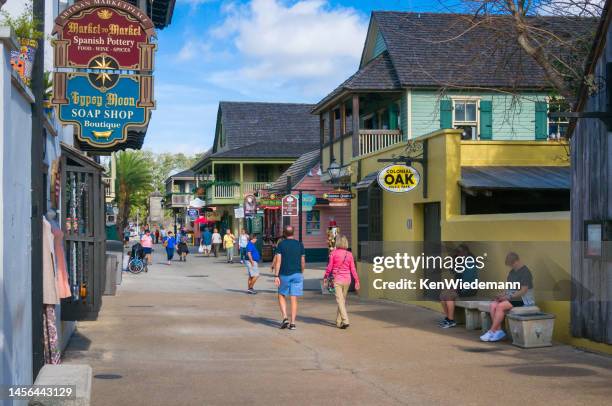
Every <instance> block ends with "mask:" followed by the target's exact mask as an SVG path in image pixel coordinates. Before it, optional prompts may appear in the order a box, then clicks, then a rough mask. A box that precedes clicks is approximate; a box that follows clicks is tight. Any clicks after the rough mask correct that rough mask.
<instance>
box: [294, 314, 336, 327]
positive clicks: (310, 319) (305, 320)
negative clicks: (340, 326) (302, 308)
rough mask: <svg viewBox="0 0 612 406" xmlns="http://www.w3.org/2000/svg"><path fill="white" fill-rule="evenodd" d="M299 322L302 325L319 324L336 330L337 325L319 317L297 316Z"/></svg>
mask: <svg viewBox="0 0 612 406" xmlns="http://www.w3.org/2000/svg"><path fill="white" fill-rule="evenodd" d="M297 321H299V322H302V323H306V324H318V325H320V326H326V327H334V328H336V324H335V323H332V322H331V321H329V320H326V319H320V318H318V317H310V316H299V315H298V316H297Z"/></svg>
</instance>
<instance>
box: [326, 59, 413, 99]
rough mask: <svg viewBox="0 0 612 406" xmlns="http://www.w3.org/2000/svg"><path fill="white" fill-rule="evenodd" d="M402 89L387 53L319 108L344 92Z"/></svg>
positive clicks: (329, 97)
mask: <svg viewBox="0 0 612 406" xmlns="http://www.w3.org/2000/svg"><path fill="white" fill-rule="evenodd" d="M401 88H402V85H401V83H400V81H399V78H398V77H397V74H396V73H395V69H394V67H393V63H392V62H391V57H390V56H389V53H388V52H387V51H385V52H383V53H381V54H380V55H378V56H377V57H376V58H374V59H373V60H372V61H371V62H370V63H368V64H367V65H365V66H364V67H363V68H362V69H360V70H358V71H357V72H356V73H355V74H353V76H351V77H350V78H348V79H347V80H345V81H344V83H342V84H341V85H340V86H338V87H337V88H336V89H334V91H333V92H331V93H330V94H329V95H327V96H326V97H325V98H324V99H323V100H321V101H320V102H319V104H318V105H317V106H320V105H322V104H325V103H326V102H327V101H329V100H332V99H334V98H335V97H336V96H337V95H339V94H340V93H342V92H344V91H357V90H359V91H376V90H400V89H401Z"/></svg>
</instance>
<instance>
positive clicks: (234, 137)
mask: <svg viewBox="0 0 612 406" xmlns="http://www.w3.org/2000/svg"><path fill="white" fill-rule="evenodd" d="M313 107H314V106H313V105H311V104H297V103H253V102H221V103H219V112H218V123H217V130H216V131H215V144H214V146H213V153H212V155H211V156H213V157H215V156H216V155H217V154H218V153H222V152H224V151H228V150H232V149H237V148H243V147H246V146H248V145H252V144H255V143H268V144H270V145H272V144H274V143H278V142H282V143H286V144H292V143H297V144H300V143H301V144H313V145H318V144H319V119H318V117H315V116H313V115H311V114H310V111H311V110H312V108H313ZM219 124H220V125H221V129H222V131H223V132H224V136H225V140H226V145H225V146H224V147H223V148H221V149H219V148H218V145H219V142H218V141H219V140H218V137H219V130H220V128H219ZM299 155H300V154H299V153H298V154H296V155H295V156H299ZM268 156H270V155H268ZM283 156H284V155H283Z"/></svg>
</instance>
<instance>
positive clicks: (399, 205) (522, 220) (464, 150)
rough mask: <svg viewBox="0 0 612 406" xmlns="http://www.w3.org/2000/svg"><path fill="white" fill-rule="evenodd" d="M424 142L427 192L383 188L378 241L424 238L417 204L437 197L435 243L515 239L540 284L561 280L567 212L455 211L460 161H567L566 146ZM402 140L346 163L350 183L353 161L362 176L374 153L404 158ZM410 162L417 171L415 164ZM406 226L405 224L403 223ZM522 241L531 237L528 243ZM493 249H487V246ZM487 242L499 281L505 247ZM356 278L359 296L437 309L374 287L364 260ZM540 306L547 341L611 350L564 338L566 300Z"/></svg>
mask: <svg viewBox="0 0 612 406" xmlns="http://www.w3.org/2000/svg"><path fill="white" fill-rule="evenodd" d="M423 139H428V143H429V145H428V149H429V151H428V152H429V167H428V170H429V172H428V176H427V180H426V181H427V182H428V197H427V198H423V190H422V188H423V184H424V183H423V182H424V181H425V180H424V179H421V183H420V184H419V185H418V186H417V188H416V189H414V190H412V191H411V192H409V193H401V194H394V193H389V192H383V240H384V241H385V243H392V242H406V241H422V240H423V227H424V225H423V204H424V203H428V202H440V205H441V231H442V241H462V242H467V241H500V242H501V241H506V242H508V241H516V242H517V243H516V244H517V245H518V246H519V248H517V249H516V250H517V251H520V252H521V257H522V259H523V261H524V262H525V263H526V264H527V265H528V266H529V267H530V268H531V270H532V272H533V274H534V280H535V281H538V280H539V282H540V285H541V286H542V285H546V286H552V285H553V284H555V283H557V284H558V283H564V281H565V280H567V279H568V278H569V275H570V249H569V241H570V218H569V212H551V213H520V214H488V215H461V214H460V213H461V207H460V206H461V189H460V187H459V185H458V183H457V182H458V180H459V179H460V176H461V167H462V166H567V165H569V162H568V159H567V155H568V150H567V146H566V145H564V144H562V143H551V142H540V141H482V142H478V141H461V140H460V131H457V130H440V131H436V132H434V133H431V134H428V135H426V136H423V137H420V138H418V139H417V140H423ZM404 153H405V144H399V145H396V146H393V147H389V148H386V149H384V150H381V151H378V152H376V153H374V154H370V155H367V156H363V157H359V158H357V159H355V160H353V162H352V164H351V165H352V173H353V182H356V181H357V175H358V173H357V172H358V167H359V166H358V164H357V162H358V161H360V167H361V174H360V175H361V178H363V177H365V176H367V175H368V174H370V173H372V172H377V171H378V170H379V169H381V168H382V167H383V166H385V165H386V164H385V163H381V162H378V160H379V159H381V158H391V157H394V156H399V155H403V154H404ZM415 167H416V168H417V169H418V170H419V172H420V173H421V174H423V170H422V168H421V167H420V166H419V165H418V164H415ZM351 210H352V221H353V224H352V230H353V238H352V241H353V250H354V251H355V252H356V250H357V201H356V200H355V201H354V202H353V204H352V207H351ZM409 219H411V220H412V228H411V229H409V228H408V225H407V223H408V220H409ZM525 242H538V243H537V244H531V245H529V244H527V243H525ZM491 247H492V248H491ZM496 247H497V246H495V245H492V246H491V245H490V246H489V248H488V249H489V250H490V251H491V252H490V253H488V254H489V256H488V259H487V272H492V273H493V275H494V276H495V278H499V279H500V280H503V279H504V278H505V275H506V274H507V272H508V269H507V268H506V267H505V266H504V257H505V254H506V253H507V251H506V249H507V245H504V247H503V249H502V246H501V245H500V246H499V248H496ZM358 269H359V273H360V277H361V278H362V287H363V288H362V290H363V291H362V294H364V295H365V296H367V297H371V298H384V299H389V300H395V301H401V302H412V303H415V304H418V305H421V306H425V307H429V308H432V309H435V310H438V311H440V310H441V309H440V306H439V304H438V303H436V302H430V301H415V300H414V299H416V298H415V297H411V295H415V293H414V292H410V291H405V290H385V291H377V290H375V289H373V287H372V284H371V281H370V280H369V279H371V278H372V276H373V274H372V273H371V272H368V270H367V267H366V265H365V264H362V263H360V264H359V265H358ZM400 272H401V271H398V270H387V271H385V272H384V273H383V274H379V275H376V277H377V278H380V277H381V276H382V275H384V276H382V277H383V279H384V280H389V281H395V280H398V279H400V277H401V273H400ZM538 305H539V306H540V307H541V309H542V310H543V311H545V312H548V313H553V314H555V315H556V316H557V319H556V324H555V332H554V339H555V340H556V341H559V342H564V343H568V344H571V345H575V346H579V347H583V348H587V349H590V350H593V351H599V352H606V353H612V346H609V345H606V344H599V343H594V342H591V341H589V340H584V339H576V338H573V337H571V335H570V329H569V322H570V320H569V319H570V303H569V302H568V301H550V300H549V301H538Z"/></svg>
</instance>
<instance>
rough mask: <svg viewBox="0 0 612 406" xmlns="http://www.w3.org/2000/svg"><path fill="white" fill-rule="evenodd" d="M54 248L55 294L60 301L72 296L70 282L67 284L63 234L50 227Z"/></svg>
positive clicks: (59, 230)
mask: <svg viewBox="0 0 612 406" xmlns="http://www.w3.org/2000/svg"><path fill="white" fill-rule="evenodd" d="M51 231H52V232H53V237H54V240H53V242H54V244H53V245H54V247H55V272H56V273H57V293H58V295H59V297H60V299H64V298H66V297H70V296H72V293H71V292H70V282H68V269H67V267H66V254H65V252H64V232H63V231H62V230H61V229H60V228H55V227H53V225H52V228H51Z"/></svg>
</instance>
